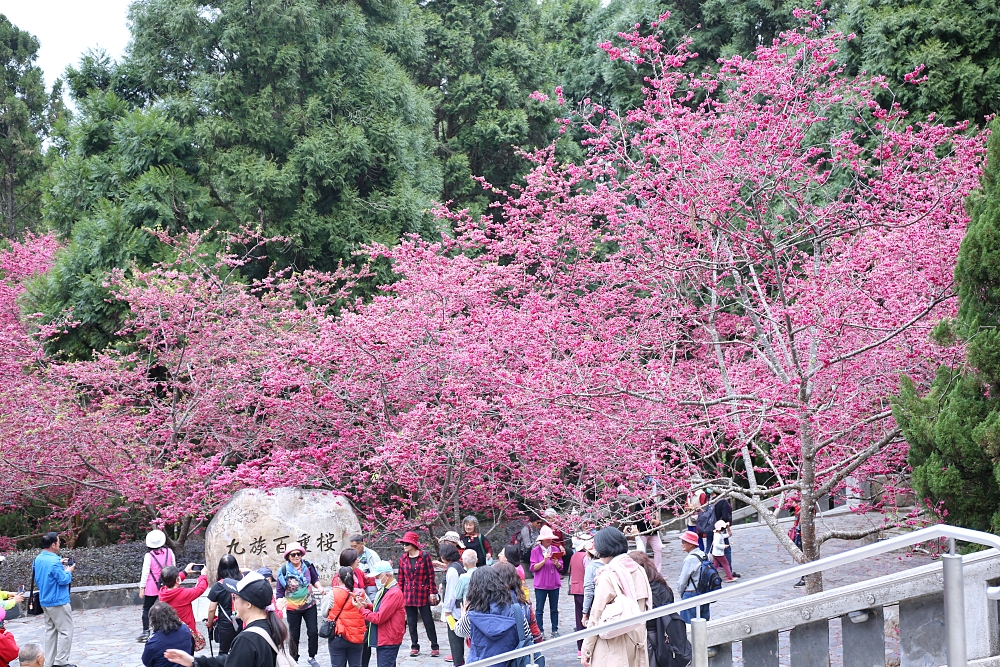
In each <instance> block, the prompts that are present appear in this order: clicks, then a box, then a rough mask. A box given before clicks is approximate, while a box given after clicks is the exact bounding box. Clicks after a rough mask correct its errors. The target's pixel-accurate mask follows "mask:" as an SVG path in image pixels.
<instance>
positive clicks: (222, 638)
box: [215, 621, 237, 655]
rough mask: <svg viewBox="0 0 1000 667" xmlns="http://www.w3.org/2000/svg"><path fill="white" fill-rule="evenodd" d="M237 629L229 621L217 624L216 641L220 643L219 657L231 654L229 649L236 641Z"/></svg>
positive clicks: (217, 622)
mask: <svg viewBox="0 0 1000 667" xmlns="http://www.w3.org/2000/svg"><path fill="white" fill-rule="evenodd" d="M236 634H237V633H236V628H234V627H233V624H232V623H229V622H228V621H216V622H215V641H217V642H219V655H225V654H227V653H229V648H230V647H231V646H232V645H233V640H234V639H236Z"/></svg>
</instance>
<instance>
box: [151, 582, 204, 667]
mask: <svg viewBox="0 0 1000 667" xmlns="http://www.w3.org/2000/svg"><path fill="white" fill-rule="evenodd" d="M198 565H201V568H198V569H196V568H197V566H198ZM204 567H205V566H204V564H200V563H188V566H187V567H186V568H184V571H183V572H181V571H180V570H178V569H177V567H176V566H173V565H171V566H170V567H165V568H163V572H161V573H160V582H161V583H162V584H163V585H162V586H161V587H160V601H161V602H166V603H167V604H168V605H170V606H171V607H173V608H174V611H176V612H177V615H178V616H179V617H180V619H181V620H182V621H183V622H184V624H185V625H187V626H188V629H190V630H191V636H192V637H193V639H194V652H198V651H200V650H201V649H203V648H205V644H206V641H205V635H203V634H201V633H200V632H199V631H198V624H197V623H195V620H194V610H193V609H192V608H191V603H192V602H194V601H195V600H197V599H198V598H200V597H201V594H202V593H204V592H205V591H206V590H207V589H208V577H206V576H205V575H204V574H199V573H200V572H201V570H202V569H204ZM196 575H197V576H198V583H197V584H195V586H194V588H182V587H181V582H182V581H184V580H185V579H187V578H188V577H193V576H196Z"/></svg>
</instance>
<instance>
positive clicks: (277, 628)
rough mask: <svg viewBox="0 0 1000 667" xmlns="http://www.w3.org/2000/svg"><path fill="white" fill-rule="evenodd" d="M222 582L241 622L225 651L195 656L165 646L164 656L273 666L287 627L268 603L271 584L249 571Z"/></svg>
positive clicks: (206, 665)
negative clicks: (226, 652) (239, 577)
mask: <svg viewBox="0 0 1000 667" xmlns="http://www.w3.org/2000/svg"><path fill="white" fill-rule="evenodd" d="M225 586H226V588H227V589H229V593H230V595H232V596H233V608H234V609H235V611H236V613H237V614H238V615H239V617H240V620H241V621H243V623H244V624H245V627H244V630H243V632H241V633H239V634H238V635H236V639H235V640H233V645H232V646H231V647H230V649H229V654H228V655H220V656H216V657H212V658H209V657H199V658H195V657H194V656H192V655H191V654H190V653H188V652H186V651H181V650H178V649H169V650H167V651H166V653H165V657H166V659H167V660H169V661H170V662H172V663H175V664H178V665H184V667H193V666H194V665H198V667H226V666H227V665H228V666H229V667H275V664H276V663H277V660H278V652H279V651H284V650H285V649H284V645H285V642H286V641H288V628H287V627H286V626H285V622H284V621H282V620H281V619H280V618H279V617H278V615H277V614H276V613H274V611H271V610H269V609H268V608H267V607H268V606H269V605H270V604H271V598H272V594H273V591H272V590H271V584H269V583H268V582H267V580H265V579H264V577H262V576H261V575H260V574H259V573H257V572H251V573H250V574H248V575H247V576H245V577H243V579H241V580H239V581H236V580H235V579H226V581H225Z"/></svg>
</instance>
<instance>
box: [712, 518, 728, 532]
mask: <svg viewBox="0 0 1000 667" xmlns="http://www.w3.org/2000/svg"><path fill="white" fill-rule="evenodd" d="M725 527H726V522H725V521H723V520H722V519H719V520H718V521H716V522H715V529H716V530H722V529H723V528H725Z"/></svg>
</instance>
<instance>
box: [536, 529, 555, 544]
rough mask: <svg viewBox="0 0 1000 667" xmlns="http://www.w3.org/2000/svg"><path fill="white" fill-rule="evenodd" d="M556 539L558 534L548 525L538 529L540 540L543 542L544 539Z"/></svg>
mask: <svg viewBox="0 0 1000 667" xmlns="http://www.w3.org/2000/svg"><path fill="white" fill-rule="evenodd" d="M554 539H557V538H556V534H555V533H554V532H552V529H551V528H549V527H548V526H542V529H541V530H539V531H538V541H539V542H541V541H542V540H554Z"/></svg>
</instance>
